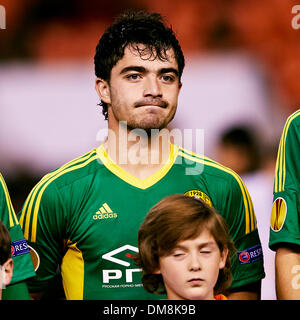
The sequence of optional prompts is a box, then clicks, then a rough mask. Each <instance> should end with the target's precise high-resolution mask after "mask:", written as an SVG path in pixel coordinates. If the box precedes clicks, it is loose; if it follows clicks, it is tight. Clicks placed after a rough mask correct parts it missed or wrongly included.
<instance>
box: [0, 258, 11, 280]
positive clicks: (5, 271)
mask: <svg viewBox="0 0 300 320" xmlns="http://www.w3.org/2000/svg"><path fill="white" fill-rule="evenodd" d="M13 268H14V262H13V260H12V258H10V259H8V260H7V261H6V262H5V263H4V264H3V265H2V276H3V284H4V285H5V286H7V285H9V284H10V281H11V278H12V275H13Z"/></svg>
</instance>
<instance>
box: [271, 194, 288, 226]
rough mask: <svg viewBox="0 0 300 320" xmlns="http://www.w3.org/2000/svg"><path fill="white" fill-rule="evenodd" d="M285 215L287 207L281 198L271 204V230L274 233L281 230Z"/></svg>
mask: <svg viewBox="0 0 300 320" xmlns="http://www.w3.org/2000/svg"><path fill="white" fill-rule="evenodd" d="M286 213H287V205H286V202H285V200H284V199H283V198H281V197H279V198H277V199H276V200H275V201H274V202H273V206H272V213H271V221H270V224H271V228H272V230H273V231H274V232H278V231H280V230H281V229H282V227H283V224H284V221H285V218H286Z"/></svg>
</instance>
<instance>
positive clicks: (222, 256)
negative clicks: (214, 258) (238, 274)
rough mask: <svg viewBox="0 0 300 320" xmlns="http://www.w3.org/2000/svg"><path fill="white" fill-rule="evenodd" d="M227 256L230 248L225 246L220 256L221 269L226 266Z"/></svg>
mask: <svg viewBox="0 0 300 320" xmlns="http://www.w3.org/2000/svg"><path fill="white" fill-rule="evenodd" d="M227 256H228V249H227V248H225V249H224V250H223V251H222V252H221V258H220V264H219V268H220V269H223V268H224V267H225V264H226V259H227Z"/></svg>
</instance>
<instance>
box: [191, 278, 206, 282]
mask: <svg viewBox="0 0 300 320" xmlns="http://www.w3.org/2000/svg"><path fill="white" fill-rule="evenodd" d="M203 281H204V279H201V278H192V279H190V280H188V282H203Z"/></svg>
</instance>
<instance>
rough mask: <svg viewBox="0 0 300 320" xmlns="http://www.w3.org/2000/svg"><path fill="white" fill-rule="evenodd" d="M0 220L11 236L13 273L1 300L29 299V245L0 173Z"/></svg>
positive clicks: (30, 272)
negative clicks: (27, 282) (27, 281)
mask: <svg viewBox="0 0 300 320" xmlns="http://www.w3.org/2000/svg"><path fill="white" fill-rule="evenodd" d="M0 220H1V221H2V223H3V224H4V226H5V227H6V228H7V229H8V232H9V235H10V238H11V257H12V260H13V264H14V273H13V277H12V279H11V282H10V284H9V285H8V286H6V289H5V290H3V293H2V299H3V300H29V299H30V296H29V292H28V288H27V285H26V282H25V281H26V280H27V279H28V278H31V277H33V276H35V271H34V268H33V264H32V260H31V257H30V252H29V247H28V245H27V242H26V240H25V239H24V235H23V232H22V229H21V227H20V225H19V222H18V219H17V217H16V214H15V211H14V208H13V206H12V203H11V199H10V196H9V193H8V189H7V186H6V183H5V181H4V179H3V176H2V175H1V174H0Z"/></svg>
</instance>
